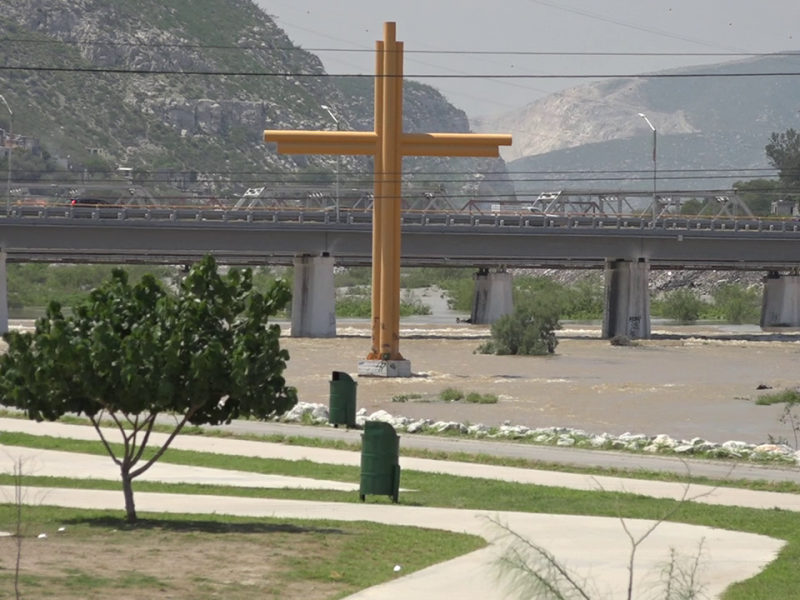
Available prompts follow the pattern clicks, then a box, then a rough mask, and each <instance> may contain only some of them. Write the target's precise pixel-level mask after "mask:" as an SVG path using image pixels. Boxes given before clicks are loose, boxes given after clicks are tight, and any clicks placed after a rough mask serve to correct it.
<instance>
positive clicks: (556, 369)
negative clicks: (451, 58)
mask: <svg viewBox="0 0 800 600" xmlns="http://www.w3.org/2000/svg"><path fill="white" fill-rule="evenodd" d="M339 331H340V337H337V338H335V339H292V338H288V337H287V338H284V339H283V340H282V344H283V345H284V346H285V347H286V348H287V349H288V350H289V352H290V355H291V360H290V361H289V367H288V370H287V374H286V375H287V380H288V381H289V383H290V384H291V385H295V386H296V387H297V388H298V391H299V397H300V399H301V400H302V401H305V402H319V403H327V402H328V398H329V390H330V387H329V381H330V379H331V373H332V372H333V371H335V370H338V371H346V372H348V373H350V374H352V375H354V376H355V374H356V372H357V364H358V361H359V360H362V359H363V358H364V357H365V356H366V354H367V352H368V350H369V339H368V338H367V337H364V336H365V335H366V331H365V329H364V328H363V327H358V326H347V325H345V326H340V328H339ZM342 333H343V334H344V336H342ZM485 333H486V332H485V330H484V331H481V330H479V329H477V328H476V329H470V328H469V327H467V328H464V327H463V326H460V327H458V328H457V327H456V326H453V327H447V328H443V327H441V326H438V325H430V326H419V327H416V326H414V327H411V326H406V327H404V332H403V333H402V335H403V338H404V339H403V340H402V342H401V352H402V353H403V355H404V357H406V358H407V359H409V360H410V361H411V367H412V371H413V372H414V373H415V376H414V377H412V378H410V379H389V380H382V379H372V378H359V379H358V398H357V402H358V406H359V407H365V408H367V410H368V411H370V412H372V411H374V410H378V409H383V410H386V411H388V412H390V413H391V414H393V415H403V416H406V417H412V418H428V419H434V420H448V421H449V420H454V421H469V422H472V423H478V422H479V423H485V424H487V425H500V424H502V423H503V422H504V421H506V420H510V421H511V422H512V423H513V424H520V425H526V426H529V427H547V426H562V427H576V428H581V429H585V430H586V431H588V432H591V433H602V432H604V431H607V432H609V433H613V434H621V433H625V432H626V431H630V432H633V433H647V434H659V433H666V434H668V435H671V436H673V437H681V438H686V439H690V438H692V437H702V438H705V439H709V440H712V441H716V442H723V441H726V440H734V439H735V440H742V441H746V442H751V443H761V442H766V441H767V439H768V436H769V435H770V434H772V435H774V436H777V435H783V436H784V437H787V438H789V437H790V436H791V432H790V430H789V429H788V427H786V426H783V425H781V424H780V423H779V421H778V418H779V416H780V413H781V411H782V407H781V406H757V405H755V404H754V400H755V399H756V398H757V397H758V396H759V395H760V394H763V393H766V392H767V391H768V390H767V391H758V390H757V389H756V388H757V386H758V385H759V384H767V385H768V386H770V387H772V388H774V389H776V390H777V389H780V388H783V387H794V386H796V385H798V384H800V374H799V373H798V368H797V366H798V364H799V363H800V360H799V359H800V337H793V336H778V337H777V340H778V341H775V340H776V336H772V337H763V338H762V337H759V336H757V335H742V336H738V337H737V336H735V335H734V336H719V335H712V336H708V335H706V334H705V333H702V332H701V331H700V328H697V329H696V330H691V329H685V328H684V329H682V330H681V333H680V334H679V335H671V334H663V333H662V334H661V336H660V337H661V338H662V339H656V340H649V341H644V342H642V343H641V344H640V345H639V346H637V347H612V346H611V345H610V344H609V343H608V342H607V341H605V340H601V339H598V338H597V337H596V336H597V332H596V331H593V330H590V331H580V330H573V331H565V332H561V333H562V338H561V342H560V344H559V346H558V349H557V354H556V355H555V356H552V357H545V358H543V357H514V356H486V355H480V354H474V350H475V348H476V347H477V346H478V345H479V343H480V339H478V338H477V337H476V336H480V335H482V334H485ZM731 337H732V338H733V339H731ZM760 340H764V341H760ZM447 387H458V388H460V389H462V390H463V391H465V392H471V391H476V392H480V393H493V394H497V395H498V396H499V398H500V401H499V403H497V404H494V405H477V404H461V403H441V402H438V403H428V402H424V403H423V402H405V403H398V402H393V401H392V398H393V397H396V396H399V395H403V394H414V393H416V394H424V395H435V394H438V393H439V392H440V391H442V390H443V389H445V388H447Z"/></svg>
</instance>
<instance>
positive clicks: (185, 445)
mask: <svg viewBox="0 0 800 600" xmlns="http://www.w3.org/2000/svg"><path fill="white" fill-rule="evenodd" d="M0 431H17V432H22V433H29V434H32V435H49V436H53V437H65V438H73V439H81V440H91V441H97V439H98V438H97V433H95V431H94V429H93V428H91V427H85V426H81V425H64V424H61V423H35V422H33V421H23V420H21V419H0ZM104 431H106V432H107V436H108V437H109V439H110V440H111V441H117V440H118V436H119V432H117V431H115V430H112V429H107V430H104ZM166 438H167V435H166V434H163V433H153V434H152V435H151V436H150V439H151V440H152V443H154V444H160V443H163V442H164V440H166ZM0 442H2V435H1V434H0ZM171 447H172V448H176V449H181V450H194V451H198V452H212V453H216V454H228V455H234V456H251V457H259V458H276V459H282V460H310V461H312V462H316V463H322V464H326V463H327V464H337V465H349V466H354V467H357V466H360V464H361V455H360V453H358V452H350V451H347V450H328V449H325V448H310V447H305V446H289V445H285V444H269V443H264V442H251V441H245V440H235V439H225V438H213V437H203V436H193V435H182V436H181V435H179V436H177V437H176V438H175V440H174V441H173V442H172V446H171ZM109 462H110V461H109ZM400 466H401V467H402V469H403V470H404V471H408V470H412V471H422V472H425V473H444V474H448V475H456V476H459V477H471V478H481V479H495V480H500V481H513V482H517V483H526V484H533V485H546V486H554V487H565V488H572V489H578V490H595V491H596V490H599V489H604V490H607V491H618V492H629V493H632V494H639V495H642V496H650V497H652V498H673V499H676V500H678V499H680V498H682V497H684V493H685V490H686V488H685V486H684V485H683V484H680V483H671V482H666V481H649V480H645V479H625V478H621V477H608V476H591V475H580V474H575V473H560V472H558V471H537V470H535V469H520V468H516V467H495V466H490V465H478V464H474V463H463V462H451V461H444V460H431V459H426V458H409V457H404V456H401V457H400ZM684 472H685V469H684ZM726 473H730V467H728V470H727V471H726ZM737 476H738V473H737V472H736V471H734V472H733V473H731V477H733V478H735V477H737ZM689 497H692V498H697V500H696V501H697V502H703V503H707V504H720V505H725V506H743V507H748V508H770V509H771V508H775V507H779V508H781V509H783V510H800V494H785V493H778V492H759V491H754V490H742V489H736V488H716V489H715V488H713V487H710V486H703V485H692V486H691V490H690V493H689Z"/></svg>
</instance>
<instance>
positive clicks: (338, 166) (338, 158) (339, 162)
mask: <svg viewBox="0 0 800 600" xmlns="http://www.w3.org/2000/svg"><path fill="white" fill-rule="evenodd" d="M320 108H323V109H325V110H326V111H327V112H328V114H329V115H330V116H331V119H333V122H334V123H336V131H341V128H340V127H339V119H337V118H336V115H334V114H333V111H332V110H331V108H330V107H329V106H327V105H325V104H320ZM341 166H342V155H341V154H337V155H336V207H335V215H336V222H337V223H338V222H339V206H340V205H339V171H340V170H341Z"/></svg>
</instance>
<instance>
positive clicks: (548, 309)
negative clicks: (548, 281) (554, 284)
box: [476, 294, 561, 356]
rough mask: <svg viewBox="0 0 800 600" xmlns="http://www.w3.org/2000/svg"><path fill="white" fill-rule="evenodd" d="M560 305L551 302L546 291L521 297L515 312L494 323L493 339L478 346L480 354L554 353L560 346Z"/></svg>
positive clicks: (540, 354)
mask: <svg viewBox="0 0 800 600" xmlns="http://www.w3.org/2000/svg"><path fill="white" fill-rule="evenodd" d="M560 310H561V306H560V305H559V304H558V303H557V302H552V301H548V297H547V295H546V294H541V295H537V297H536V298H525V297H523V298H520V299H519V300H518V304H517V306H516V307H515V308H514V312H513V313H511V314H510V315H505V316H504V317H501V318H500V319H498V320H497V321H496V322H495V323H494V325H492V330H491V331H492V338H491V339H490V340H489V341H488V342H486V343H485V344H482V345H481V346H479V347H478V349H477V350H476V352H479V353H481V354H500V355H508V354H520V355H535V356H542V355H546V354H553V353H554V352H555V351H556V346H558V339H557V338H556V333H555V332H556V330H558V329H561V324H560V323H559V318H560Z"/></svg>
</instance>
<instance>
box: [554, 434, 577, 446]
mask: <svg viewBox="0 0 800 600" xmlns="http://www.w3.org/2000/svg"><path fill="white" fill-rule="evenodd" d="M574 445H575V440H573V439H572V438H571V437H566V436H564V437H560V438H558V441H557V442H556V446H574Z"/></svg>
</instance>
